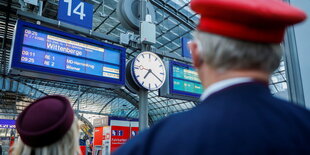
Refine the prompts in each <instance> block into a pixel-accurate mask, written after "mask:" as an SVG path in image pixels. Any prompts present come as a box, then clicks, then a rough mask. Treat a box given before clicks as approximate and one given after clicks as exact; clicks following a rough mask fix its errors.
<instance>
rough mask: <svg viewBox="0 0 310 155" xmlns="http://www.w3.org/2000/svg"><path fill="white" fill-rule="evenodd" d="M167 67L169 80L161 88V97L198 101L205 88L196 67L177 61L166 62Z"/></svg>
mask: <svg viewBox="0 0 310 155" xmlns="http://www.w3.org/2000/svg"><path fill="white" fill-rule="evenodd" d="M166 67H167V71H168V73H169V74H168V77H167V78H168V80H166V82H165V84H164V85H163V87H162V88H160V91H159V95H160V96H163V97H168V98H176V99H183V100H190V101H197V100H198V99H199V97H200V95H201V94H202V93H203V91H204V88H203V86H202V85H201V82H200V80H199V78H198V74H197V72H196V71H195V69H194V67H193V66H191V65H187V64H183V63H179V62H175V61H169V62H166Z"/></svg>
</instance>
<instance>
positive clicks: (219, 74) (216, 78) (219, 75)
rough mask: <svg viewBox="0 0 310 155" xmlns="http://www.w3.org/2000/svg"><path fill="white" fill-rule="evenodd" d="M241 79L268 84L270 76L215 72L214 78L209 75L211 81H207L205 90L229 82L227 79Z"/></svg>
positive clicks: (264, 74) (249, 72)
mask: <svg viewBox="0 0 310 155" xmlns="http://www.w3.org/2000/svg"><path fill="white" fill-rule="evenodd" d="M241 77H247V78H251V79H253V80H258V81H265V82H268V79H269V74H268V73H265V72H261V71H244V70H242V71H238V70H233V71H225V72H218V71H215V72H214V73H213V74H212V76H211V77H210V75H209V78H208V79H209V80H208V81H205V82H204V83H205V84H204V86H205V88H207V87H209V86H210V85H212V84H214V83H217V82H220V81H223V80H227V79H232V78H241Z"/></svg>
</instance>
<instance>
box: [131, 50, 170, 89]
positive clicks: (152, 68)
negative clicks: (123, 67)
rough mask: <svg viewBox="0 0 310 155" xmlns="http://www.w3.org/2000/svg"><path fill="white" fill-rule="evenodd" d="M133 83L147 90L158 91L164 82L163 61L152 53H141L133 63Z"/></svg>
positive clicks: (164, 69)
mask: <svg viewBox="0 0 310 155" xmlns="http://www.w3.org/2000/svg"><path fill="white" fill-rule="evenodd" d="M132 67H133V76H134V79H135V82H136V83H137V84H138V85H139V86H141V87H143V88H145V89H148V90H157V89H159V88H160V87H161V86H162V85H163V84H164V82H165V80H166V68H165V65H164V63H163V61H162V60H161V59H160V57H158V56H157V55H156V54H154V53H152V52H142V53H140V54H139V55H138V56H137V57H136V58H135V59H134V61H133V66H132Z"/></svg>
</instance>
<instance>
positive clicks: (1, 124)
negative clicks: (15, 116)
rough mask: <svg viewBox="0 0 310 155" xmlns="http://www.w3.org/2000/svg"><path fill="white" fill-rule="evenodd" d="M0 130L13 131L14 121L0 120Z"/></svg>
mask: <svg viewBox="0 0 310 155" xmlns="http://www.w3.org/2000/svg"><path fill="white" fill-rule="evenodd" d="M0 128H5V129H15V128H16V127H15V120H8V119H0Z"/></svg>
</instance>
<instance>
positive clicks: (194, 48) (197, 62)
mask: <svg viewBox="0 0 310 155" xmlns="http://www.w3.org/2000/svg"><path fill="white" fill-rule="evenodd" d="M188 47H189V49H190V51H191V54H192V60H193V65H194V67H195V68H200V66H201V65H202V59H201V58H200V51H199V50H201V48H200V47H199V45H198V43H197V42H196V41H191V42H190V43H189V44H188Z"/></svg>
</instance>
